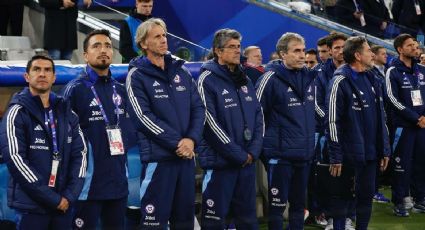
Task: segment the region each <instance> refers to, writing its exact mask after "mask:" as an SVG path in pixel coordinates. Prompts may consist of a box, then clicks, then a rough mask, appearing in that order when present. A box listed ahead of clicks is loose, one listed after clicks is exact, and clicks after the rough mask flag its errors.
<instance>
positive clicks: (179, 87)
mask: <svg viewBox="0 0 425 230" xmlns="http://www.w3.org/2000/svg"><path fill="white" fill-rule="evenodd" d="M176 90H177V91H178V92H182V91H186V87H184V86H181V85H180V86H178V87H176Z"/></svg>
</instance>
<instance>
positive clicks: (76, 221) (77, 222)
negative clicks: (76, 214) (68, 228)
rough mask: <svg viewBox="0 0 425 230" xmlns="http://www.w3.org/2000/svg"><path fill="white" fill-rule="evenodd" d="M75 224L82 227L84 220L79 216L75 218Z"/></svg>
mask: <svg viewBox="0 0 425 230" xmlns="http://www.w3.org/2000/svg"><path fill="white" fill-rule="evenodd" d="M75 225H76V226H77V227H79V228H81V227H83V225H84V221H83V220H82V219H81V218H77V219H75Z"/></svg>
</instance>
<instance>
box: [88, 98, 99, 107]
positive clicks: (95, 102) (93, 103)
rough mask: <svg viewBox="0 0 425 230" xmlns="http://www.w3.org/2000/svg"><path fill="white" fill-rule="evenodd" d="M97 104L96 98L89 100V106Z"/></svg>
mask: <svg viewBox="0 0 425 230" xmlns="http://www.w3.org/2000/svg"><path fill="white" fill-rule="evenodd" d="M98 105H99V104H98V103H97V101H96V98H93V100H91V102H90V105H89V106H90V107H94V106H98Z"/></svg>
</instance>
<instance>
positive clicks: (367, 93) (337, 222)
mask: <svg viewBox="0 0 425 230" xmlns="http://www.w3.org/2000/svg"><path fill="white" fill-rule="evenodd" d="M343 55H344V60H345V62H346V63H347V64H345V65H342V66H341V67H340V68H338V69H337V70H336V71H335V74H334V78H333V79H332V80H331V81H330V83H329V87H328V92H327V96H326V108H327V113H326V135H327V141H328V143H329V148H328V151H329V161H330V168H329V171H330V174H331V175H332V176H333V177H334V181H330V183H331V184H332V183H334V185H330V186H332V188H333V191H334V194H333V199H332V200H331V202H330V208H329V209H330V213H331V215H332V216H333V227H334V228H333V229H335V230H341V229H345V218H346V217H347V215H348V214H349V213H348V211H349V210H348V206H349V204H350V202H352V200H353V199H354V197H355V198H356V200H355V202H356V229H358V230H366V229H367V226H368V224H369V220H370V216H371V211H372V198H373V194H374V192H375V178H376V165H377V164H378V163H379V164H380V167H381V170H385V169H386V167H387V164H388V159H389V158H388V156H389V154H390V151H389V143H388V131H387V128H386V126H385V112H384V106H383V95H382V86H381V84H380V81H379V80H378V79H377V77H376V76H374V75H373V74H371V72H369V71H367V70H368V69H370V68H371V67H372V64H373V63H372V51H371V50H370V47H369V45H368V43H367V41H366V39H365V38H362V37H352V38H349V39H348V40H347V41H346V42H345V46H344V51H343Z"/></svg>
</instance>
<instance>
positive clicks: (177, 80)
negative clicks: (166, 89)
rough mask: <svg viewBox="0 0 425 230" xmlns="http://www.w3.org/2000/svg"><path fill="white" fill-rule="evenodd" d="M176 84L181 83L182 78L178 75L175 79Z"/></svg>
mask: <svg viewBox="0 0 425 230" xmlns="http://www.w3.org/2000/svg"><path fill="white" fill-rule="evenodd" d="M174 82H175V83H180V76H179V75H178V74H176V76H175V77H174Z"/></svg>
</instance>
